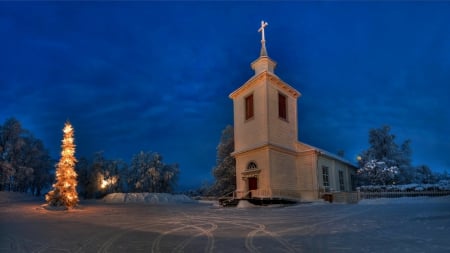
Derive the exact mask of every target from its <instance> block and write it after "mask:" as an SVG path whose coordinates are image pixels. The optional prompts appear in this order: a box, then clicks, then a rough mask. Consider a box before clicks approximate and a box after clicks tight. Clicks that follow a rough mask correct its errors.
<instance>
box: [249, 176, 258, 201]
mask: <svg viewBox="0 0 450 253" xmlns="http://www.w3.org/2000/svg"><path fill="white" fill-rule="evenodd" d="M256 189H258V178H256V177H249V178H248V190H249V191H252V190H256ZM249 197H250V198H251V197H252V192H250V193H249Z"/></svg>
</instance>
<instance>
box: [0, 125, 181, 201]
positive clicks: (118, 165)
mask: <svg viewBox="0 0 450 253" xmlns="http://www.w3.org/2000/svg"><path fill="white" fill-rule="evenodd" d="M75 139H76V137H75ZM56 162H57V161H56V160H54V159H52V158H51V157H50V154H49V151H48V150H47V149H46V148H45V147H44V144H43V142H42V141H41V140H39V139H36V138H35V137H34V136H33V135H32V134H31V133H30V131H28V130H26V129H24V128H22V125H21V124H20V122H19V121H18V120H17V119H14V118H11V119H8V120H6V121H5V123H4V124H3V125H0V191H16V192H27V193H31V194H33V195H36V196H41V195H43V194H45V193H46V192H44V191H46V190H49V189H50V186H51V185H52V183H53V181H54V172H55V164H56ZM76 171H77V173H78V187H77V190H78V193H79V195H80V197H82V198H98V197H102V196H104V195H105V194H108V193H112V192H173V191H174V190H175V187H176V184H177V181H178V175H179V167H178V165H177V164H170V165H169V164H165V163H164V162H163V157H162V156H161V155H160V154H158V153H156V152H143V151H141V152H139V153H138V154H135V155H134V156H133V157H132V159H131V162H130V164H127V163H126V162H124V161H122V160H111V159H107V158H105V157H104V156H103V153H101V152H99V153H96V154H95V155H94V156H93V158H92V159H88V158H83V157H82V158H78V162H77V164H76Z"/></svg>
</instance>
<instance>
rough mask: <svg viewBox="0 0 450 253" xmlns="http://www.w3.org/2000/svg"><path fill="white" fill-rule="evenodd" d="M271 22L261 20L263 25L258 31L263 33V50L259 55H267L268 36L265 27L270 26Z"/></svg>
mask: <svg viewBox="0 0 450 253" xmlns="http://www.w3.org/2000/svg"><path fill="white" fill-rule="evenodd" d="M268 25H269V23H267V22H264V20H262V21H261V27H260V28H259V29H258V32H260V33H261V52H260V53H259V56H265V57H267V50H266V37H265V34H264V28H265V27H266V26H268Z"/></svg>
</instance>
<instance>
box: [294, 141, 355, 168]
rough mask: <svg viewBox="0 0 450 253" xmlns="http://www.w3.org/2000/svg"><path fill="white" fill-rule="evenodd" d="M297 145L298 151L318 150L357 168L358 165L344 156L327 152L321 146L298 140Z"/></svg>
mask: <svg viewBox="0 0 450 253" xmlns="http://www.w3.org/2000/svg"><path fill="white" fill-rule="evenodd" d="M297 147H298V148H299V151H300V152H301V151H308V150H314V151H316V152H318V153H319V154H321V155H325V156H328V157H330V158H332V159H335V160H338V161H340V162H342V163H345V164H347V165H350V166H352V167H355V168H358V166H357V165H356V164H354V163H352V162H350V161H349V160H347V159H345V158H343V157H340V156H338V155H336V154H333V153H331V152H328V151H326V150H324V149H321V148H318V147H314V146H311V145H309V144H306V143H304V142H300V141H299V142H298V145H297Z"/></svg>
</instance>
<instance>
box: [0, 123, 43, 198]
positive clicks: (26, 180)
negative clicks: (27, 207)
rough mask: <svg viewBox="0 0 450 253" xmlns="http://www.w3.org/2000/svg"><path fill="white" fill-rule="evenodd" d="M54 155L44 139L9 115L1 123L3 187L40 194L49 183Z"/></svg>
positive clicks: (0, 188)
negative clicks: (49, 151)
mask: <svg viewBox="0 0 450 253" xmlns="http://www.w3.org/2000/svg"><path fill="white" fill-rule="evenodd" d="M50 169H51V158H50V155H49V153H48V150H46V149H45V147H44V144H43V143H42V141H41V140H39V139H37V138H35V137H34V136H33V135H32V134H31V132H29V131H28V130H26V129H24V128H22V126H21V124H20V122H19V121H18V120H17V119H14V118H10V119H8V120H6V121H5V123H4V125H0V190H6V191H20V192H28V191H29V192H32V193H33V194H35V195H40V191H41V189H42V188H44V187H46V186H47V185H49V184H50V172H49V171H50Z"/></svg>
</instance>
